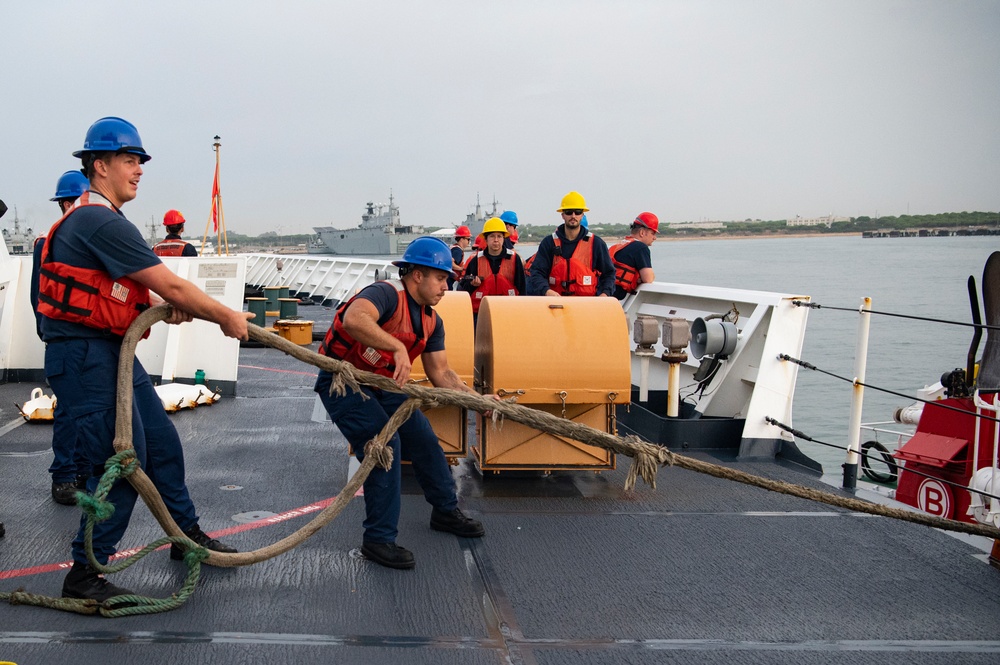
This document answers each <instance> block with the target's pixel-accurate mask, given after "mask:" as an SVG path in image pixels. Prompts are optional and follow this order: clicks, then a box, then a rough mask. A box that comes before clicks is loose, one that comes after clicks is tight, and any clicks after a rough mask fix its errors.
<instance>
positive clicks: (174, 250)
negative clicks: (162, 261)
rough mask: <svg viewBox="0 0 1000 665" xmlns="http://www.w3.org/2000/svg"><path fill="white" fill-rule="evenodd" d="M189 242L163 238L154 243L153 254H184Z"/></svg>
mask: <svg viewBox="0 0 1000 665" xmlns="http://www.w3.org/2000/svg"><path fill="white" fill-rule="evenodd" d="M187 246H188V243H187V242H185V241H183V240H167V239H163V240H161V241H160V242H158V243H156V244H155V245H153V254H156V255H157V256H184V248H185V247H187Z"/></svg>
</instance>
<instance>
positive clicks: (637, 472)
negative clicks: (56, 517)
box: [0, 305, 1000, 617]
mask: <svg viewBox="0 0 1000 665" xmlns="http://www.w3.org/2000/svg"><path fill="white" fill-rule="evenodd" d="M170 314H171V308H170V306H169V305H161V306H158V307H153V308H151V309H149V310H146V311H145V312H143V313H142V314H141V315H139V317H138V318H137V319H136V320H135V321H134V322H133V323H132V325H131V327H130V328H129V330H128V332H127V333H126V334H125V338H124V340H123V342H122V349H121V355H120V358H119V364H118V399H117V403H116V423H115V438H114V448H115V451H116V455H115V456H114V457H112V458H111V460H109V467H110V468H106V472H105V475H104V476H103V477H102V479H101V481H100V484H99V485H98V491H97V492H96V493H95V495H94V496H93V497H87V496H86V495H84V494H83V493H80V494H78V497H81V496H82V497H84V498H82V499H81V504H82V508H83V509H84V510H85V512H86V513H87V520H88V523H87V526H86V528H85V532H86V536H87V545H86V549H87V558H88V560H89V561H90V563H91V565H92V566H94V567H95V568H96V569H97V570H99V571H101V572H108V573H113V572H117V571H120V570H123V569H124V568H127V567H129V566H131V565H133V564H134V563H136V562H137V561H138V560H139V559H141V558H142V557H144V556H146V555H147V554H149V553H150V552H152V551H153V550H155V549H156V548H157V547H160V546H162V545H163V544H166V543H168V542H170V543H176V544H179V545H181V546H182V547H184V548H185V549H187V552H186V553H185V555H184V561H185V563H186V564H187V566H188V575H187V578H186V580H185V584H184V587H183V588H182V590H181V591H179V592H177V593H175V594H173V595H171V596H170V597H169V598H164V599H155V598H147V597H145V596H140V595H137V594H136V595H129V596H119V597H117V598H115V599H113V600H114V601H115V603H114V604H111V602H110V601H107V602H105V603H97V602H95V601H93V600H75V599H66V598H46V597H43V596H37V595H34V594H28V593H25V592H24V591H23V590H18V591H15V592H13V593H0V600H7V601H8V602H10V603H12V604H31V605H41V606H46V607H52V608H54V609H61V610H65V611H71V612H78V613H83V614H94V613H100V614H102V615H104V616H109V617H117V616H127V615H134V614H150V613H154V612H164V611H168V610H171V609H175V608H176V607H179V606H180V605H182V604H183V603H184V602H185V601H186V600H187V599H188V598H189V597H190V595H191V593H192V592H193V590H194V586H195V584H196V583H197V580H198V576H199V574H200V566H201V563H207V564H210V565H213V566H219V567H237V566H247V565H250V564H253V563H258V562H260V561H264V560H267V559H270V558H273V557H275V556H277V555H279V554H282V553H284V552H287V551H288V550H290V549H292V548H294V547H296V546H297V545H299V544H301V543H302V542H304V541H305V540H306V539H308V538H309V537H310V536H312V535H313V534H315V533H316V532H317V531H319V530H320V529H321V528H322V527H323V526H325V525H326V524H328V523H329V522H330V521H332V520H333V519H334V518H335V517H336V516H337V515H339V514H340V512H341V511H342V510H343V509H344V507H345V506H346V505H347V504H348V503H349V502H350V500H351V499H352V498H353V497H354V496H355V494H356V493H357V491H358V489H360V487H361V486H362V484H363V483H364V481H365V479H366V478H367V477H368V474H369V473H370V471H371V470H372V469H373V468H374V466H375V465H376V464H379V465H380V466H382V467H383V468H386V469H388V468H389V467H390V465H391V463H392V449H391V448H389V447H388V446H387V444H388V441H389V439H390V438H392V435H393V434H394V433H395V432H396V430H397V429H398V428H399V427H400V426H401V425H402V424H403V423H404V422H406V420H407V419H408V418H409V417H410V416H411V415H412V414H413V413H414V412H415V411H416V410H417V409H419V408H422V407H423V406H438V405H441V404H449V405H454V406H460V407H462V408H465V409H469V410H472V411H478V412H481V413H486V412H492V422H493V424H494V426H499V424H500V423H501V422H502V419H503V418H510V419H511V420H514V421H516V422H519V423H521V424H524V425H527V426H529V427H532V428H533V429H536V430H540V431H545V432H548V433H550V434H557V435H560V436H564V437H567V438H571V439H574V440H577V441H581V442H584V443H586V444H589V445H593V446H597V447H601V448H605V449H607V450H610V451H612V452H615V453H620V454H623V455H627V456H630V457H632V458H633V459H632V466H631V468H630V469H629V472H628V475H627V477H626V480H625V490H626V491H629V490H631V489H632V488H633V487H634V486H635V483H636V481H637V480H638V479H639V478H642V480H643V482H645V483H646V484H648V485H649V486H650V487H652V488H654V489H655V487H656V474H657V471H658V470H659V468H661V467H663V466H667V465H674V466H679V467H681V468H684V469H688V470H690V471H696V472H698V473H702V474H705V475H709V476H714V477H716V478H721V479H725V480H734V481H737V482H740V483H744V484H747V485H753V486H755V487H760V488H762V489H766V490H770V491H772V492H779V493H782V494H788V495H791V496H797V497H800V498H804V499H808V500H810V501H817V502H820V503H825V504H828V505H833V506H838V507H842V508H845V509H847V510H851V511H854V512H861V513H868V514H872V515H880V516H883V517H892V518H895V519H901V520H904V521H908V522H915V523H918V524H923V525H925V526H931V527H934V528H940V529H947V530H951V531H959V532H963V533H971V534H975V535H983V536H987V537H989V538H1000V529H995V528H993V527H989V526H984V525H974V524H966V523H963V522H956V521H953V520H945V519H943V518H940V517H935V516H933V515H928V514H925V513H913V512H909V511H903V510H899V509H895V508H889V507H886V506H878V505H875V504H872V503H869V502H867V501H862V500H859V499H854V498H851V497H844V496H840V495H836V494H833V493H831V492H824V491H821V490H815V489H811V488H808V487H804V486H802V485H796V484H793V483H787V482H784V481H778V480H771V479H769V478H763V477H761V476H755V475H753V474H749V473H745V472H743V471H739V470H737V469H733V468H729V467H724V466H720V465H718V464H712V463H710V462H703V461H700V460H697V459H694V458H691V457H686V456H683V455H678V454H676V453H672V452H670V451H669V450H667V448H665V447H664V446H660V445H656V444H653V443H649V442H647V441H643V440H641V439H640V438H638V437H635V436H628V437H624V438H623V437H618V436H615V435H613V434H608V433H606V432H602V431H600V430H597V429H593V428H591V427H589V426H587V425H583V424H580V423H576V422H573V421H571V420H568V419H566V418H560V417H558V416H555V415H553V414H549V413H546V412H544V411H540V410H537V409H532V408H529V407H525V406H521V405H519V404H515V403H513V402H511V401H497V400H495V399H493V398H492V397H487V396H483V395H476V394H472V393H467V392H463V391H458V390H451V389H446V388H426V387H423V386H419V385H416V384H412V383H411V384H407V385H405V386H403V387H402V388H400V387H399V386H397V385H396V383H395V381H393V380H392V379H390V378H388V377H383V376H380V375H377V374H373V373H369V372H364V371H361V370H358V369H357V368H355V367H354V366H353V365H351V364H350V363H346V362H342V361H339V360H336V359H333V358H328V357H326V356H321V355H319V354H317V353H315V352H313V351H310V350H308V349H304V348H302V347H301V346H299V345H297V344H293V343H292V342H290V341H288V340H286V339H284V338H282V337H280V336H278V335H275V334H273V333H271V332H268V331H266V330H265V329H264V328H261V327H260V326H256V325H254V324H252V323H248V324H247V329H248V331H249V336H250V339H252V340H254V341H257V342H260V343H262V344H264V345H266V346H270V347H273V348H275V349H277V350H279V351H282V352H283V353H285V354H287V355H290V356H292V357H293V358H296V359H299V360H301V361H302V362H305V363H308V364H311V365H315V366H316V367H318V368H320V369H324V370H327V371H329V372H331V373H332V374H333V375H334V380H333V384H332V386H331V388H330V390H331V393H336V394H346V390H348V389H349V390H352V391H355V392H360V386H361V385H362V384H364V385H369V386H372V387H375V388H379V389H382V390H388V391H393V392H402V393H404V394H406V395H408V396H409V399H407V400H406V401H405V402H403V404H402V405H401V406H400V408H399V409H397V410H396V412H395V413H394V414H393V415H392V417H391V418H390V419H389V422H387V423H386V425H385V427H383V428H382V430H381V431H380V432H379V434H378V435H377V436H376V437H374V438H373V439H372V440H371V441H369V442H368V443H367V444H366V445H365V457H364V460H363V461H362V463H361V466H360V468H358V469H357V471H355V473H354V475H353V476H351V478H350V479H349V480H348V481H347V484H345V485H344V488H343V489H342V490H341V491H340V493H339V494H338V495H337V497H336V499H335V500H334V501H333V503H331V504H330V505H329V506H327V507H326V508H324V509H323V510H322V511H320V513H319V514H318V515H316V517H314V518H313V519H312V520H310V522H309V523H308V524H305V525H304V526H302V527H301V528H299V529H298V530H297V531H296V532H295V533H293V534H291V535H289V536H287V537H285V538H283V539H281V540H279V541H277V542H275V543H272V544H271V545H268V546H265V547H262V548H260V549H257V550H254V551H252V552H237V553H232V554H229V553H223V552H214V551H211V550H208V549H206V548H203V547H200V546H198V545H197V544H196V543H194V542H193V541H191V540H190V539H189V538H187V537H186V536H185V535H184V534H183V532H182V531H181V530H180V527H178V526H177V524H176V523H175V522H174V520H173V518H172V517H171V515H170V513H169V511H168V510H167V508H166V506H165V505H164V504H163V500H162V498H161V497H160V495H159V492H158V491H157V489H156V487H155V486H154V485H153V483H152V482H151V481H150V480H149V477H148V476H147V475H146V474H145V473H144V472H143V471H142V469H141V468H139V466H138V465H137V464H135V454H134V451H133V450H132V449H131V441H132V390H131V386H132V366H133V359H134V356H135V347H136V344H138V342H139V340H140V339H141V337H142V334H143V333H144V332H145V331H146V330H147V329H148V328H149V327H151V326H152V325H153V324H154V323H156V322H158V321H163V320H166V319H167V318H169V317H170ZM120 477H121V478H126V479H127V480H128V481H129V482H130V483H132V485H133V486H134V487H135V488H136V490H137V491H138V493H139V495H140V496H141V497H142V499H143V501H144V502H145V503H146V505H147V506H148V507H149V509H150V511H151V512H152V513H153V515H154V517H155V518H156V520H157V522H158V523H159V524H160V526H161V527H162V528H163V530H164V532H165V533H166V534H167V537H166V538H163V539H160V540H158V541H156V542H155V543H151V544H150V545H147V546H146V547H144V548H143V549H142V550H141V551H140V552H138V553H137V554H135V555H133V556H131V557H125V558H123V559H122V560H121V561H119V562H116V563H114V564H112V565H109V566H102V565H101V564H99V563H98V562H97V561H96V560H95V558H94V554H93V548H92V542H91V536H92V531H93V525H94V523H96V521H98V520H100V519H106V516H107V515H110V511H112V510H113V509H114V507H113V506H112V505H111V504H109V503H107V501H106V495H107V491H108V490H110V487H111V485H112V484H113V483H114V482H115V481H116V480H117V479H118V478H120ZM123 602H127V603H130V604H132V606H131V607H124V608H122V607H116V605H119V604H121V603H123Z"/></svg>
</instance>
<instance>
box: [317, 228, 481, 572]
mask: <svg viewBox="0 0 1000 665" xmlns="http://www.w3.org/2000/svg"><path fill="white" fill-rule="evenodd" d="M393 263H394V265H396V266H398V267H399V281H383V282H375V283H374V284H370V285H369V286H367V287H365V288H364V289H362V290H361V291H360V292H359V293H358V294H357V295H356V296H354V297H353V298H351V299H350V300H349V301H347V302H346V303H344V304H343V305H341V306H340V308H339V309H338V310H337V313H336V315H335V316H334V317H333V324H332V325H331V326H330V330H329V331H328V332H327V334H326V338H325V339H324V340H323V344H322V345H321V347H320V351H319V352H320V353H321V354H323V355H325V356H329V357H331V358H336V359H338V360H343V361H346V362H349V363H351V364H352V365H354V366H355V367H357V368H359V369H362V370H366V371H369V372H374V373H376V374H381V375H382V376H386V377H389V378H391V379H392V380H393V381H395V382H396V384H397V385H399V386H400V387H402V386H403V385H405V384H406V382H407V380H408V379H409V377H410V370H411V368H412V365H413V361H414V360H416V359H417V357H418V356H419V357H420V359H421V361H422V362H423V366H424V371H425V372H426V373H427V377H428V378H429V379H430V380H431V383H432V384H433V385H434V386H435V387H439V388H451V389H453V390H461V391H463V392H468V393H473V394H477V393H476V392H475V390H473V389H472V388H471V387H469V386H467V385H465V384H464V383H463V382H462V379H461V378H460V377H459V376H458V374H456V373H455V371H454V370H452V369H451V367H449V366H448V357H447V355H446V354H445V348H444V322H442V321H441V319H440V317H439V316H438V315H437V313H436V312H435V311H434V310H433V309H432V308H433V306H434V305H436V304H437V303H438V302H440V301H441V298H443V297H444V294H445V291H447V290H448V277H449V276H450V275H451V274H452V257H451V251H450V250H449V248H448V245H447V244H445V242H444V241H442V240H440V239H439V238H434V237H431V236H423V237H421V238H417V239H416V240H414V241H413V242H412V243H410V245H409V246H408V247H407V248H406V252H405V253H404V254H403V257H402V259H400V260H399V261H394V262H393ZM332 385H333V375H332V374H331V373H330V372H328V371H326V370H320V372H319V376H317V378H316V386H315V390H316V392H317V393H319V397H320V399H321V400H322V402H323V405H324V406H325V407H326V410H327V412H328V413H329V414H330V418H331V419H332V420H333V422H334V423H335V424H336V425H337V427H338V428H339V429H340V431H341V433H342V434H343V435H344V437H345V438H346V439H347V441H348V443H350V444H351V448H352V449H353V450H354V454H355V456H356V457H357V458H358V459H359V460H362V459H364V455H365V444H367V443H368V442H369V441H370V440H371V439H372V438H373V437H374V436H375V435H377V434H378V433H379V432H380V431H381V430H382V428H383V427H384V426H385V425H386V423H387V422H388V421H389V418H390V417H391V416H392V415H393V414H394V413H395V412H396V410H397V409H399V407H400V405H402V403H403V402H404V401H406V399H407V395H405V394H404V393H397V392H391V391H385V390H380V389H376V388H371V387H369V386H362V388H361V392H360V393H355V392H349V393H348V394H346V395H343V396H341V395H337V394H335V393H334V392H333V390H332ZM387 445H388V446H389V447H391V448H392V467H391V468H390V469H389V470H388V471H386V470H385V469H383V468H381V467H379V466H375V468H373V469H372V471H371V473H370V474H369V475H368V478H367V479H366V480H365V485H364V493H365V520H364V537H363V540H362V545H361V553H362V554H364V556H365V557H366V558H368V559H370V560H372V561H374V562H375V563H378V564H381V565H383V566H387V567H389V568H399V569H408V568H413V567H414V566H415V565H416V562H415V560H414V558H413V554H412V553H411V552H410V551H409V550H407V549H406V548H403V547H400V546H399V545H397V544H396V536H397V533H398V523H399V511H400V479H401V476H400V460H401V459H402V458H403V457H406V459H408V460H410V461H411V463H412V464H413V471H414V474H415V476H416V478H417V482H418V483H419V484H420V487H421V489H423V492H424V498H425V499H426V500H427V502H428V503H429V504H431V506H432V509H431V519H430V527H431V529H434V530H436V531H444V532H446V533H452V534H454V535H456V536H460V537H463V538H479V537H480V536H482V535H483V534H484V533H485V530H484V529H483V525H482V524H481V523H479V522H478V521H476V520H474V519H472V518H470V517H468V516H466V515H465V514H464V513H463V512H462V511H461V510H460V509H459V507H458V496H457V495H456V493H455V480H454V478H452V476H451V469H450V467H449V466H448V461H447V460H446V459H445V456H444V451H442V450H441V446H440V444H439V443H438V437H437V435H436V434H435V433H434V430H433V429H431V426H430V423H428V422H427V418H426V416H424V414H423V413H421V412H420V411H416V412H414V413H413V415H412V416H410V418H409V419H408V420H407V421H406V422H405V423H403V425H402V426H401V427H400V428H399V430H398V431H397V432H396V433H395V434H393V435H392V438H391V439H390V440H389V442H388V444H387Z"/></svg>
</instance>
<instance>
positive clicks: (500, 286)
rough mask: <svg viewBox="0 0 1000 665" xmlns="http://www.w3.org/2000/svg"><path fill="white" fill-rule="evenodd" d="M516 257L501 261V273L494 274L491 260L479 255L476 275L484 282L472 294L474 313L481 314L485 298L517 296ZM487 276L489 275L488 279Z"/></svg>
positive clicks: (484, 255)
mask: <svg viewBox="0 0 1000 665" xmlns="http://www.w3.org/2000/svg"><path fill="white" fill-rule="evenodd" d="M515 260H516V259H515V255H513V254H511V255H510V256H504V257H503V258H502V259H501V260H500V272H498V273H497V274H495V275H494V274H493V268H492V267H491V266H490V260H489V258H487V256H486V254H485V253H483V254H480V255H479V262H478V263H477V264H476V274H477V275H478V276H479V279H481V280H482V284H480V285H479V286H477V287H476V290H475V291H473V292H472V313H473V314H478V313H479V306H480V305H482V304H483V298H484V297H485V296H516V295H518V293H517V289H516V288H515V287H514V262H515ZM487 275H489V276H488V277H487Z"/></svg>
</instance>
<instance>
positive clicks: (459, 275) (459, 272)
mask: <svg viewBox="0 0 1000 665" xmlns="http://www.w3.org/2000/svg"><path fill="white" fill-rule="evenodd" d="M456 247H458V248H459V249H462V246H461V245H459V244H458V243H457V242H456V243H455V244H454V245H452V246H451V248H452V249H455V248H456ZM462 254H465V250H464V249H462ZM451 263H452V265H454V264H455V259H452V260H451ZM452 272H453V273H455V281H458V280H460V279H462V275H464V274H465V266H464V265H463V266H461V267H460V268H455V269H453V270H452Z"/></svg>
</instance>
